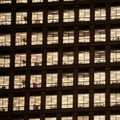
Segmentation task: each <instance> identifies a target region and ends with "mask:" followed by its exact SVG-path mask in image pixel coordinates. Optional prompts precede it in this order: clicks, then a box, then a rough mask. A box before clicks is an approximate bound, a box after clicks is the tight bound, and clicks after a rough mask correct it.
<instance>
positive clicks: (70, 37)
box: [63, 30, 74, 43]
mask: <svg viewBox="0 0 120 120" xmlns="http://www.w3.org/2000/svg"><path fill="white" fill-rule="evenodd" d="M63 43H74V31H68V30H67V31H64V33H63Z"/></svg>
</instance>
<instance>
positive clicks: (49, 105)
mask: <svg viewBox="0 0 120 120" xmlns="http://www.w3.org/2000/svg"><path fill="white" fill-rule="evenodd" d="M56 108H57V95H46V109H56Z"/></svg>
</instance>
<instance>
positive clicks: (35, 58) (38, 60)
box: [31, 53, 42, 66]
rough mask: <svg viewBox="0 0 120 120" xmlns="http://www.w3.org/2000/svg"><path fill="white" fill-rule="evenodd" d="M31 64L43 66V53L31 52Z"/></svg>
mask: <svg viewBox="0 0 120 120" xmlns="http://www.w3.org/2000/svg"><path fill="white" fill-rule="evenodd" d="M31 66H42V53H36V54H35V53H33V54H31Z"/></svg>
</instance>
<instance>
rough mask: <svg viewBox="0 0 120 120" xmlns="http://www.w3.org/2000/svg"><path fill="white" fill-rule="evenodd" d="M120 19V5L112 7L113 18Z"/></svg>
mask: <svg viewBox="0 0 120 120" xmlns="http://www.w3.org/2000/svg"><path fill="white" fill-rule="evenodd" d="M114 19H120V6H113V7H111V20H114Z"/></svg>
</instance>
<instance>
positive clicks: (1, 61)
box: [0, 55, 10, 68]
mask: <svg viewBox="0 0 120 120" xmlns="http://www.w3.org/2000/svg"><path fill="white" fill-rule="evenodd" d="M1 67H10V55H0V68H1Z"/></svg>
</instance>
